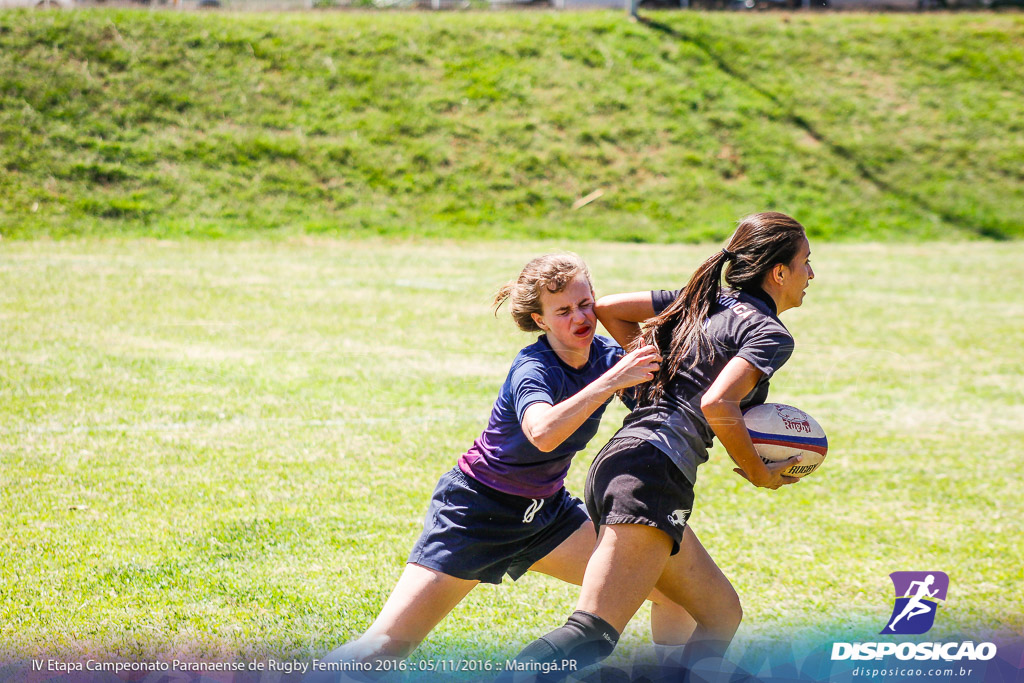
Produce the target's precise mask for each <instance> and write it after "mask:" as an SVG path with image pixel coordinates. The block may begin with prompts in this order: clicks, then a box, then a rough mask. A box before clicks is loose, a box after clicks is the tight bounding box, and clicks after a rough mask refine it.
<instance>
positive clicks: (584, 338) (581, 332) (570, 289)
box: [533, 277, 597, 362]
mask: <svg viewBox="0 0 1024 683" xmlns="http://www.w3.org/2000/svg"><path fill="white" fill-rule="evenodd" d="M540 305H541V314H540V315H537V314H536V313H534V314H533V319H534V320H535V321H537V324H538V325H539V326H540V328H541V329H542V330H544V331H545V332H546V333H547V334H548V341H549V342H550V343H551V345H552V347H553V348H555V349H556V350H557V349H565V350H576V351H589V349H590V342H591V341H592V340H593V339H594V332H595V331H596V330H597V316H596V315H595V314H594V290H593V289H592V288H591V286H590V282H589V281H588V280H587V279H586V278H584V277H578V278H575V279H573V280H572V282H570V283H569V284H568V285H566V287H565V289H563V290H562V291H561V292H541V294H540ZM586 359H587V356H584V357H583V359H582V360H583V361H584V362H585V361H586Z"/></svg>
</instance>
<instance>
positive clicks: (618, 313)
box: [594, 291, 654, 348]
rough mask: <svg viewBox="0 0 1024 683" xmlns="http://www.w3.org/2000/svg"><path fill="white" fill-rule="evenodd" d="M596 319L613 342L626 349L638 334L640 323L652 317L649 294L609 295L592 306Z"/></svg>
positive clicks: (652, 311)
mask: <svg viewBox="0 0 1024 683" xmlns="http://www.w3.org/2000/svg"><path fill="white" fill-rule="evenodd" d="M594 313H596V314H597V319H598V320H600V321H601V324H602V325H604V329H606V330H608V334H610V335H612V337H613V338H614V339H615V341H617V342H619V344H621V345H622V348H626V347H628V346H629V344H630V343H631V342H632V341H633V340H634V339H636V338H637V336H638V335H639V334H640V323H642V322H643V321H645V320H647V319H648V318H653V317H654V304H653V303H652V301H651V293H650V292H649V291H647V292H629V293H627V294H609V295H608V296H603V297H601V298H600V299H598V300H597V303H596V304H595V305H594Z"/></svg>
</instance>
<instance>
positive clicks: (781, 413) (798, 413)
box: [743, 403, 828, 477]
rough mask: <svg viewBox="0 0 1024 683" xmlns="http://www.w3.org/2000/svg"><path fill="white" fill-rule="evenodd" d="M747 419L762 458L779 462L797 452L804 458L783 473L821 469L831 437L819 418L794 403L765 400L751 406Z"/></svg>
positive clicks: (797, 474)
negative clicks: (827, 436) (826, 432)
mask: <svg viewBox="0 0 1024 683" xmlns="http://www.w3.org/2000/svg"><path fill="white" fill-rule="evenodd" d="M743 422H744V423H745V424H746V425H747V431H748V432H750V440H751V441H753V442H754V448H755V449H756V450H757V454H758V455H760V456H761V460H764V461H765V463H769V462H778V461H779V460H785V459H786V458H792V457H793V456H794V455H802V456H803V459H802V460H801V461H800V462H799V463H798V464H796V465H793V466H791V467H788V468H787V469H786V470H785V471H783V474H785V475H787V476H790V477H805V476H807V475H808V474H810V473H811V472H813V471H814V470H816V469H818V466H819V465H821V463H822V461H824V460H825V454H826V453H827V452H828V438H826V436H825V430H823V429H822V428H821V425H819V424H818V422H817V420H815V419H814V418H813V417H811V416H810V415H808V414H807V413H805V412H804V411H802V410H800V409H799V408H794V407H793V406H787V405H785V404H782V403H764V404H762V405H759V406H753V407H752V408H748V409H747V410H746V411H744V413H743Z"/></svg>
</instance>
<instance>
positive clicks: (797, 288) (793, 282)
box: [779, 237, 814, 309]
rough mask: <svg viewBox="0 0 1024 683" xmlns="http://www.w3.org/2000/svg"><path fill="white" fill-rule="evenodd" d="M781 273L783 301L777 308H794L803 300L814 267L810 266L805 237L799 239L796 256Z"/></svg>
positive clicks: (808, 250) (812, 275) (809, 250)
mask: <svg viewBox="0 0 1024 683" xmlns="http://www.w3.org/2000/svg"><path fill="white" fill-rule="evenodd" d="M783 274H784V279H783V281H782V296H783V297H784V299H785V302H784V305H783V306H780V307H779V308H780V309H787V308H796V307H797V306H799V305H800V304H802V303H803V302H804V295H805V294H806V293H807V285H808V284H810V282H811V280H813V279H814V269H813V268H811V245H810V243H809V242H808V241H807V238H806V237H805V238H803V239H802V240H801V244H800V248H799V249H798V250H797V252H796V256H794V257H793V260H792V261H790V262H789V264H788V265H787V266H786V269H785V271H784V273H783Z"/></svg>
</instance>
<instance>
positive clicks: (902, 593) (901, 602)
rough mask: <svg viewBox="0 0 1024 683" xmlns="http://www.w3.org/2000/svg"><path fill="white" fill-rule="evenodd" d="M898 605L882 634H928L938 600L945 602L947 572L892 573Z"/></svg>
mask: <svg viewBox="0 0 1024 683" xmlns="http://www.w3.org/2000/svg"><path fill="white" fill-rule="evenodd" d="M889 578H890V579H892V583H893V588H894V589H895V590H896V602H895V604H894V605H893V608H892V616H891V617H889V623H888V624H886V626H885V628H884V629H882V631H881V632H882V633H885V634H889V633H897V634H901V635H917V634H921V633H927V632H928V630H929V629H931V627H932V625H933V624H934V623H935V613H936V612H937V611H938V609H939V602H938V601H939V600H945V599H946V593H947V591H948V590H949V577H948V576H947V575H946V573H945V572H938V571H932V572H893V573H892V574H889Z"/></svg>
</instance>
